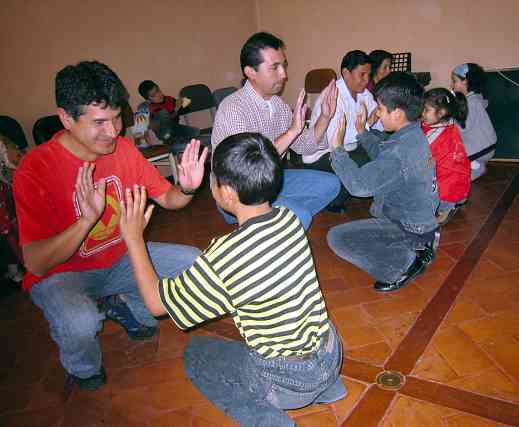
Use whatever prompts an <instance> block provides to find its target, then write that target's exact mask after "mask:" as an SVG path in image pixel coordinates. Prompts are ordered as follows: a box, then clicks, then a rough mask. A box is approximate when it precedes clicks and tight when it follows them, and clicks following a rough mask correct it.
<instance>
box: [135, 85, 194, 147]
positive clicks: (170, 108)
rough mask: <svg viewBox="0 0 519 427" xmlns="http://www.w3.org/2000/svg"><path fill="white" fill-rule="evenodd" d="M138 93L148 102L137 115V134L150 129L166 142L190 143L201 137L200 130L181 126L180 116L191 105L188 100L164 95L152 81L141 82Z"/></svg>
mask: <svg viewBox="0 0 519 427" xmlns="http://www.w3.org/2000/svg"><path fill="white" fill-rule="evenodd" d="M138 91H139V94H140V95H141V96H142V97H143V98H144V99H145V100H146V101H145V102H143V103H141V104H139V106H138V107H137V112H136V113H135V122H136V124H137V126H136V127H135V129H134V132H135V133H136V134H139V133H141V132H139V131H142V133H144V132H145V131H147V130H148V127H149V128H150V129H151V130H153V132H154V133H155V135H156V136H157V137H158V138H159V139H160V140H162V141H165V142H169V141H171V140H174V139H177V140H179V139H180V140H182V141H185V142H189V141H190V140H191V138H196V137H197V136H198V135H200V130H199V129H197V128H194V127H191V126H184V125H181V124H179V115H180V114H181V113H182V110H183V109H184V108H186V107H187V106H188V105H189V103H190V100H189V99H188V98H180V99H178V100H177V99H175V98H173V97H171V96H167V95H164V94H163V93H162V91H161V90H160V87H159V86H158V85H157V84H156V83H155V82H153V81H151V80H144V81H143V82H141V84H139V88H138Z"/></svg>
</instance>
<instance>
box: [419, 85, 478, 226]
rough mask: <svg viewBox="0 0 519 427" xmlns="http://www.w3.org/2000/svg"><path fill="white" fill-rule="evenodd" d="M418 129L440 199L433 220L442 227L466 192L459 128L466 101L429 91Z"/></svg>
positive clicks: (457, 95) (464, 156) (440, 91)
mask: <svg viewBox="0 0 519 427" xmlns="http://www.w3.org/2000/svg"><path fill="white" fill-rule="evenodd" d="M424 98H425V107H424V111H423V113H422V130H423V131H424V133H425V136H426V137H427V140H428V141H429V148H430V149H431V153H432V156H433V158H434V160H435V161H436V179H437V182H438V190H439V197H440V206H439V208H438V212H437V219H438V223H439V224H440V225H445V224H446V223H447V222H448V221H449V220H450V219H451V218H452V216H453V215H454V214H455V213H456V211H457V209H458V207H459V206H461V205H463V204H464V203H465V202H466V201H467V197H468V195H469V192H470V161H469V159H468V157H467V152H466V151H465V147H464V145H463V142H462V139H461V133H460V126H461V128H463V127H464V126H465V120H466V118H467V99H466V98H465V95H463V94H462V93H460V92H456V93H455V94H452V93H451V92H450V91H448V90H447V89H444V88H437V89H431V90H429V91H427V92H426V93H425V95H424Z"/></svg>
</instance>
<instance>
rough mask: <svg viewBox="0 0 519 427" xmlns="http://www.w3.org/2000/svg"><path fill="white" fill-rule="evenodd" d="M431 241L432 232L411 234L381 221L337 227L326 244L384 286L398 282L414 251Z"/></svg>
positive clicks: (375, 220)
mask: <svg viewBox="0 0 519 427" xmlns="http://www.w3.org/2000/svg"><path fill="white" fill-rule="evenodd" d="M432 238H434V232H429V233H427V234H424V235H419V234H412V233H409V232H406V231H405V230H403V229H402V228H400V227H399V226H398V225H397V224H395V223H394V222H391V221H389V220H387V219H380V218H371V219H363V220H359V221H351V222H347V223H346V224H340V225H337V226H335V227H333V228H331V229H330V231H328V236H327V240H328V245H329V246H330V248H331V249H332V251H333V252H335V254H336V255H337V256H339V257H341V258H343V259H345V260H346V261H348V262H351V263H352V264H354V265H356V266H357V267H359V268H360V269H362V270H364V271H366V272H367V273H369V274H370V275H371V276H373V277H374V278H375V279H376V280H379V281H381V282H385V283H392V282H395V281H396V280H398V279H400V277H401V276H402V274H403V273H405V272H406V271H407V269H408V268H409V266H410V265H411V264H412V262H413V261H414V260H415V258H416V250H417V249H422V248H423V247H424V244H425V243H426V242H428V241H429V240H431V239H432Z"/></svg>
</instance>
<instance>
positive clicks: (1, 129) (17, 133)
mask: <svg viewBox="0 0 519 427" xmlns="http://www.w3.org/2000/svg"><path fill="white" fill-rule="evenodd" d="M0 133H1V134H2V135H4V136H6V137H7V138H9V139H10V140H11V141H12V142H13V143H14V144H16V146H17V147H18V148H19V149H21V150H24V149H25V148H27V139H25V133H24V132H23V129H22V127H21V126H20V123H18V121H17V120H16V119H13V118H12V117H9V116H0Z"/></svg>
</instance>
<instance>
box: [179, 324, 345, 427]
mask: <svg viewBox="0 0 519 427" xmlns="http://www.w3.org/2000/svg"><path fill="white" fill-rule="evenodd" d="M341 364H342V345H341V341H340V338H339V336H338V335H337V333H336V332H335V329H334V328H333V326H331V327H330V332H329V333H328V334H327V336H326V339H323V340H322V341H321V347H320V348H319V350H317V351H316V352H314V353H312V354H311V355H307V356H304V357H275V358H272V359H265V358H263V357H262V356H260V355H259V354H258V353H256V352H255V351H253V350H251V349H250V348H249V347H248V346H247V345H246V344H245V343H242V342H237V341H226V340H223V339H219V338H212V337H199V336H196V337H193V339H192V340H191V342H190V343H189V345H188V347H187V349H186V351H185V353H184V366H185V369H186V374H187V376H188V378H189V379H190V380H191V381H192V382H193V384H194V385H195V386H196V387H197V388H198V389H199V390H200V391H201V392H202V393H203V394H204V396H206V397H207V398H208V399H209V400H210V401H211V402H213V403H214V404H215V405H216V406H217V407H219V408H220V409H221V410H223V411H224V412H225V413H226V414H227V415H229V416H230V417H232V418H234V419H235V420H236V421H238V422H239V423H240V424H241V425H242V426H246V427H284V426H294V425H295V423H294V421H292V420H291V419H290V417H289V416H288V415H287V414H286V413H285V412H284V411H283V409H296V408H301V407H303V406H307V405H309V404H311V403H314V402H315V403H327V402H331V401H335V400H338V399H340V398H342V397H344V396H345V395H346V389H345V387H344V385H343V384H342V380H341V378H340V377H339V372H340V368H341Z"/></svg>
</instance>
